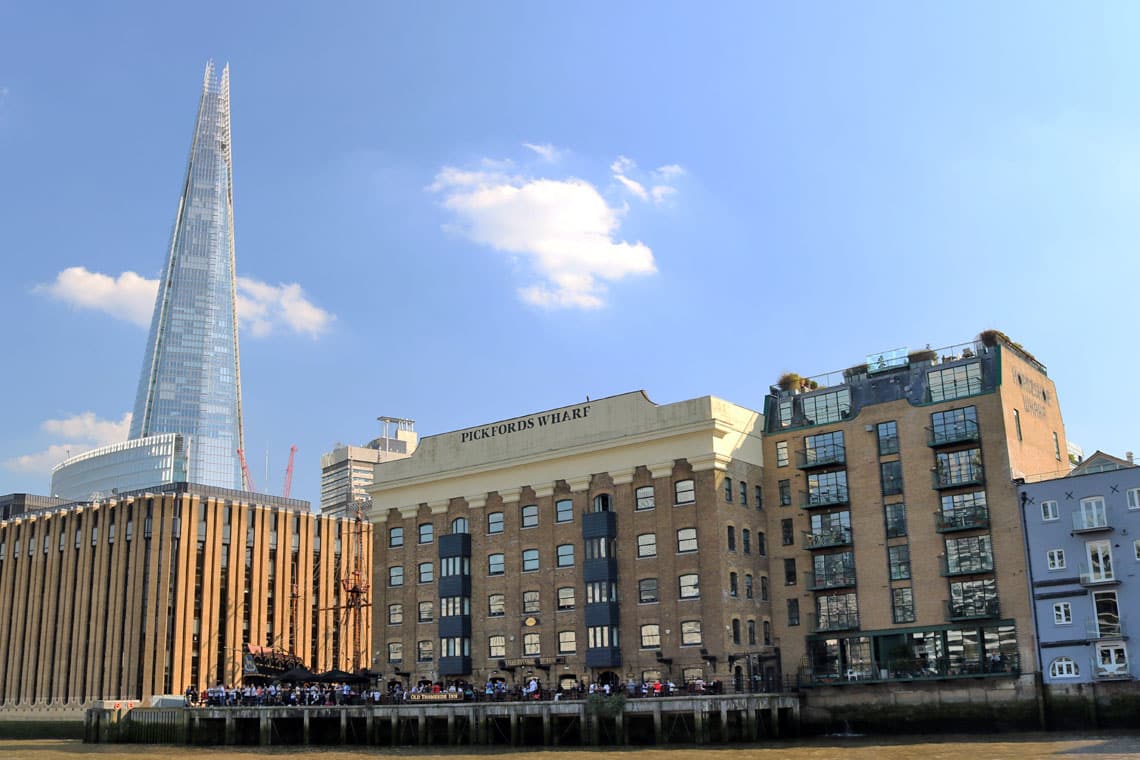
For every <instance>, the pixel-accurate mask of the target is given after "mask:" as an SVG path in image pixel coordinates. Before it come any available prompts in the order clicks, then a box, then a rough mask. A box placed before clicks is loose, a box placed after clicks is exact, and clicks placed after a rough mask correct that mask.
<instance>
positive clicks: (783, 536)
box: [780, 517, 796, 546]
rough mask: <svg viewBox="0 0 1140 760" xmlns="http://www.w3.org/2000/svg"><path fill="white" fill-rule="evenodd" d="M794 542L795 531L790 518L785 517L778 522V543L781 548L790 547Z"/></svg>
mask: <svg viewBox="0 0 1140 760" xmlns="http://www.w3.org/2000/svg"><path fill="white" fill-rule="evenodd" d="M795 542H796V529H795V524H794V523H793V522H792V518H790V517H785V518H784V519H782V520H780V543H781V545H783V546H791V545H792V544H794V543H795Z"/></svg>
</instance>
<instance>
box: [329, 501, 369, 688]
mask: <svg viewBox="0 0 1140 760" xmlns="http://www.w3.org/2000/svg"><path fill="white" fill-rule="evenodd" d="M367 505H368V500H367V499H361V500H360V501H357V502H355V503H354V504H353V505H352V506H353V507H355V511H356V516H355V518H354V520H353V525H352V566H351V567H352V569H351V570H350V571H349V572H348V573H347V574H345V575H344V576H342V577H341V578H340V579H339V583H340V587H341V590H342V591H343V592H344V600H343V601H342V602H341V604H339V605H334V606H332V607H324V608H323V610H324V611H329V610H335V611H337V612H339V613H341V615H342V617H341V630H344V629H345V628H348V629H349V630H350V635H351V636H352V672H354V673H355V672H359V671H360V668H361V664H360V663H361V654H362V649H361V642H360V636H361V633H362V632H363V630H364V626H363V617H364V608H365V607H371V606H372V603H371V602H370V601H368V590H369V584H368V576H367V575H366V574H365V572H364V508H365V507H366V506H367ZM338 659H339V657H338ZM337 664H338V663H336V662H334V663H333V666H334V667H335V666H336V665H337Z"/></svg>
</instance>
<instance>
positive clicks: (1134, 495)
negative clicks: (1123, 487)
mask: <svg viewBox="0 0 1140 760" xmlns="http://www.w3.org/2000/svg"><path fill="white" fill-rule="evenodd" d="M1124 495H1125V496H1126V497H1127V499H1128V508H1129V509H1140V488H1129V489H1128V490H1127V491H1125V494H1124Z"/></svg>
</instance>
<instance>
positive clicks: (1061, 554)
mask: <svg viewBox="0 0 1140 760" xmlns="http://www.w3.org/2000/svg"><path fill="white" fill-rule="evenodd" d="M1045 562H1046V564H1047V565H1048V567H1049V569H1050V570H1064V569H1065V550H1064V549H1050V550H1049V551H1047V552H1045Z"/></svg>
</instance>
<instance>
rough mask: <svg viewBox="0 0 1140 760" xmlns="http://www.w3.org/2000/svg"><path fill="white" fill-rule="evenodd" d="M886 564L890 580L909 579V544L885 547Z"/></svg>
mask: <svg viewBox="0 0 1140 760" xmlns="http://www.w3.org/2000/svg"><path fill="white" fill-rule="evenodd" d="M887 564H888V565H889V567H890V571H891V580H892V581H905V580H909V579H910V546H908V545H907V544H902V545H900V546H888V547H887Z"/></svg>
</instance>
